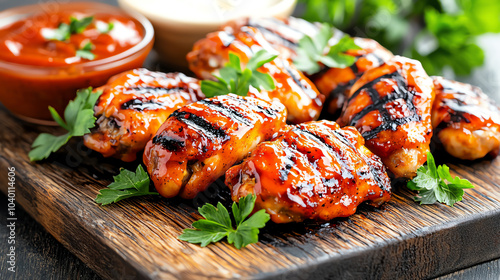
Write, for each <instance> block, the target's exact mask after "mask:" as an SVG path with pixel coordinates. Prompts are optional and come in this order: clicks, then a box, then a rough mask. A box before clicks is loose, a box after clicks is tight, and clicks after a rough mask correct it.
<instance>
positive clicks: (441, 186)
mask: <svg viewBox="0 0 500 280" xmlns="http://www.w3.org/2000/svg"><path fill="white" fill-rule="evenodd" d="M446 182H448V183H446ZM407 187H408V188H409V189H410V190H414V191H418V192H419V193H418V196H416V197H414V199H415V201H419V202H420V204H433V203H434V202H436V201H438V202H441V203H445V204H447V205H449V206H453V204H455V203H457V202H459V201H461V200H462V197H463V195H464V191H463V189H470V188H474V186H473V185H472V184H471V182H469V181H468V180H466V179H460V178H459V177H458V176H456V177H452V176H451V174H450V168H449V167H448V166H447V165H446V164H443V165H440V166H438V167H437V168H436V163H435V161H434V157H433V156H432V154H431V153H430V152H427V167H425V166H421V167H420V168H419V169H418V170H417V176H416V177H415V178H413V180H411V181H409V182H408V184H407Z"/></svg>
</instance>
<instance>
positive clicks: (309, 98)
mask: <svg viewBox="0 0 500 280" xmlns="http://www.w3.org/2000/svg"><path fill="white" fill-rule="evenodd" d="M261 49H265V50H267V51H268V52H270V53H278V52H277V51H276V50H275V49H274V48H273V47H272V46H271V45H270V43H269V42H268V41H267V40H266V39H265V38H264V37H263V35H262V34H261V33H260V32H259V31H258V30H257V29H256V28H254V27H249V26H242V27H240V28H239V29H238V30H232V31H231V32H229V31H227V30H226V31H218V32H214V33H210V34H208V35H207V37H206V38H205V39H202V40H200V41H198V42H196V44H195V45H194V48H193V50H192V51H191V52H190V53H189V54H188V55H187V60H188V62H189V67H190V69H191V70H192V71H193V72H194V73H195V74H196V75H197V76H199V77H201V78H203V79H213V78H214V77H213V74H217V72H218V69H219V68H222V67H223V66H224V65H225V64H226V62H227V61H228V60H229V53H230V52H232V53H234V54H236V55H238V56H239V57H240V60H241V61H242V63H243V64H246V63H247V62H248V60H249V59H250V58H251V57H252V56H253V55H254V53H256V52H258V51H259V50H261ZM259 71H260V72H263V73H266V74H269V75H271V76H272V77H273V79H274V84H275V85H276V89H274V90H272V91H266V90H262V91H261V92H260V93H258V94H251V96H254V97H257V98H260V99H264V100H268V101H273V102H274V101H279V102H281V103H282V104H284V105H285V107H286V109H287V111H288V120H289V121H290V122H292V123H300V122H305V121H311V120H315V119H317V118H318V116H319V114H320V112H321V108H322V106H323V101H324V96H323V95H321V94H320V93H319V92H318V90H317V89H316V86H315V85H314V84H313V83H312V82H311V81H310V80H309V79H308V78H307V77H305V76H304V75H303V74H302V72H301V71H299V70H297V69H296V68H295V66H294V65H293V64H292V63H291V62H290V61H289V60H288V59H286V58H282V57H278V58H276V59H275V60H273V61H271V62H269V63H266V64H264V65H263V66H262V67H260V68H259ZM253 92H256V91H253Z"/></svg>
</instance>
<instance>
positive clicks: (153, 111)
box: [84, 69, 203, 161]
mask: <svg viewBox="0 0 500 280" xmlns="http://www.w3.org/2000/svg"><path fill="white" fill-rule="evenodd" d="M97 90H102V91H103V93H102V95H101V96H100V97H99V99H98V101H97V103H96V105H95V107H94V112H95V117H96V118H97V121H96V125H95V127H94V128H93V129H91V132H90V133H89V134H87V135H85V136H84V144H85V146H87V147H88V148H90V149H93V150H95V151H97V152H99V153H101V154H102V155H103V156H105V157H115V158H118V159H121V160H123V161H133V160H135V159H136V156H137V152H139V151H142V150H143V149H144V147H145V146H146V143H147V142H148V141H149V140H150V139H151V138H152V137H153V135H154V134H155V133H156V131H157V130H158V128H159V127H160V126H161V124H162V123H163V122H164V121H165V120H166V119H167V118H168V116H169V115H170V114H171V113H172V112H173V111H175V110H176V109H178V108H180V107H182V106H184V105H186V104H189V103H192V102H195V101H198V100H200V99H202V98H203V94H202V93H201V91H200V85H199V81H198V80H197V79H194V78H190V77H187V76H185V75H184V74H181V73H169V74H165V73H159V72H152V71H149V70H146V69H135V70H130V71H127V72H124V73H121V74H118V75H116V76H114V77H112V78H111V79H110V80H109V82H108V84H106V85H105V86H103V87H101V88H98V89H97Z"/></svg>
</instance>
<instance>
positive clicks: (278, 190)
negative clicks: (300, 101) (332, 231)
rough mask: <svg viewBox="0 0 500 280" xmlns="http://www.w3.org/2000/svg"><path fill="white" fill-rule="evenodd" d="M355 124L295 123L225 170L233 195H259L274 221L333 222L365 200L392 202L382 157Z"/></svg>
mask: <svg viewBox="0 0 500 280" xmlns="http://www.w3.org/2000/svg"><path fill="white" fill-rule="evenodd" d="M363 144H364V139H363V137H362V136H361V135H360V133H359V132H358V131H357V130H356V129H355V128H354V127H344V128H340V126H339V125H338V124H337V123H335V122H332V121H318V122H309V123H304V124H299V125H295V126H290V127H289V129H288V130H287V131H285V132H283V133H282V134H281V135H280V136H278V137H277V138H275V139H273V140H272V141H269V142H263V143H260V144H259V145H257V147H256V148H255V150H254V151H253V152H252V153H251V155H250V157H248V158H246V159H245V160H244V161H243V163H241V164H240V165H237V166H234V167H232V168H231V169H229V170H228V171H227V172H226V185H228V186H229V188H230V189H231V195H232V198H233V200H235V201H238V200H239V198H241V197H244V196H246V195H248V194H254V195H256V196H257V200H256V203H255V211H256V210H259V209H265V210H266V211H267V213H269V214H270V215H271V219H272V220H273V221H274V222H275V223H288V222H301V221H304V220H306V219H313V220H324V221H328V220H331V219H333V218H336V217H347V216H350V215H352V214H354V213H355V212H356V208H357V206H358V205H359V204H361V203H362V202H364V201H370V203H371V204H372V205H375V206H378V205H381V204H382V203H384V202H386V201H388V200H389V199H390V196H391V185H390V181H389V177H388V176H387V173H386V171H385V167H384V165H383V164H382V162H381V161H380V158H379V157H377V156H376V155H374V154H373V153H372V152H370V151H369V150H368V149H367V148H366V147H365V146H363Z"/></svg>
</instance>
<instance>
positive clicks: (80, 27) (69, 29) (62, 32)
mask: <svg viewBox="0 0 500 280" xmlns="http://www.w3.org/2000/svg"><path fill="white" fill-rule="evenodd" d="M92 21H94V16H90V17H84V18H82V19H77V18H75V17H70V22H69V24H66V23H61V24H59V27H58V28H57V29H54V32H53V34H50V35H44V37H45V39H47V40H57V41H67V40H69V37H70V36H71V34H80V33H82V32H83V31H84V30H85V29H86V28H87V26H89V24H91V23H92Z"/></svg>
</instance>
